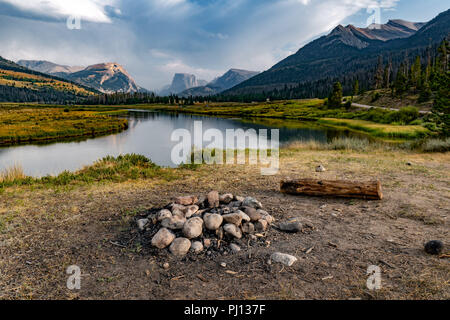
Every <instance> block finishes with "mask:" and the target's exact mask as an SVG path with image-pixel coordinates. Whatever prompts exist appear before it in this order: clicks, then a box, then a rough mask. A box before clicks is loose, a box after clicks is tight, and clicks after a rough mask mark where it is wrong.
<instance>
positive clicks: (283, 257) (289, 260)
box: [270, 252, 298, 267]
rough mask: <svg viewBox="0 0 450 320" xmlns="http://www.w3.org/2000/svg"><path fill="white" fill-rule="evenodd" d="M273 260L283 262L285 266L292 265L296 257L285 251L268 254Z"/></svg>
mask: <svg viewBox="0 0 450 320" xmlns="http://www.w3.org/2000/svg"><path fill="white" fill-rule="evenodd" d="M270 260H271V261H273V262H277V263H281V264H284V265H285V266H287V267H290V266H292V265H293V264H294V263H295V262H296V261H297V260H298V259H297V258H296V257H294V256H291V255H289V254H286V253H281V252H275V253H273V254H272V255H271V256H270Z"/></svg>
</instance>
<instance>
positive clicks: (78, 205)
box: [0, 144, 450, 300]
mask: <svg viewBox="0 0 450 320" xmlns="http://www.w3.org/2000/svg"><path fill="white" fill-rule="evenodd" d="M280 156H281V159H280V160H281V161H280V165H281V168H280V172H279V173H278V174H277V175H275V176H261V174H260V169H259V168H258V167H257V166H241V165H227V166H206V165H204V166H196V167H193V168H189V167H184V168H178V169H161V168H157V167H154V166H153V165H152V164H151V162H148V161H146V160H145V159H144V158H142V157H139V156H135V157H129V158H124V159H111V158H110V159H105V160H104V161H101V162H100V163H99V164H97V165H94V166H93V168H86V169H84V170H83V171H82V172H80V173H76V174H74V177H73V178H71V179H63V176H61V177H59V178H58V179H55V180H54V181H53V182H48V183H45V181H36V182H32V183H28V184H27V183H11V184H10V185H8V186H4V187H3V188H2V189H0V226H1V228H0V244H1V245H0V270H1V272H2V277H1V278H0V287H1V288H2V290H1V291H0V299H19V298H22V299H222V298H224V299H442V300H448V299H449V298H450V291H449V287H448V274H449V273H450V267H449V264H448V259H445V258H442V259H440V258H439V257H437V256H429V255H427V254H426V253H425V252H424V251H423V243H424V242H425V241H428V240H432V239H441V240H444V241H445V240H446V239H448V238H449V234H448V232H449V231H448V230H449V221H448V210H447V208H448V207H450V202H449V199H450V194H449V191H448V185H449V183H450V174H449V172H450V154H449V153H436V154H424V153H417V152H413V151H399V150H391V151H389V150H386V149H382V148H369V149H367V151H365V152H361V151H355V150H352V149H350V148H348V149H341V150H329V149H327V150H324V149H322V148H320V146H314V145H302V144H297V145H292V146H290V147H289V148H284V149H282V150H281V153H280ZM318 164H322V165H323V166H324V167H325V168H326V169H327V171H326V172H322V173H317V172H315V167H316V166H317V165H318ZM145 172H147V174H145ZM288 176H289V177H291V178H296V177H302V178H307V177H310V178H322V179H345V180H352V181H357V180H361V181H369V180H375V179H379V180H380V181H381V183H382V186H383V193H384V195H385V198H384V200H382V201H364V200H349V199H335V198H313V197H295V196H285V195H282V194H281V193H280V192H279V181H280V180H281V179H283V178H286V177H288ZM211 190H218V191H220V192H231V193H233V194H236V195H241V194H242V195H249V196H253V197H255V198H257V199H259V200H260V201H261V202H262V203H263V205H264V209H265V210H267V211H268V212H270V214H272V215H273V216H274V217H275V218H276V219H277V221H278V222H279V221H283V220H286V219H288V218H291V217H296V218H298V219H299V220H300V221H301V222H302V223H303V225H305V226H308V227H307V228H305V229H304V231H303V232H300V233H297V234H286V233H282V232H280V231H278V230H276V229H274V228H273V229H271V230H270V232H269V233H268V234H267V237H266V238H265V240H266V242H261V243H259V244H257V245H253V246H251V247H248V248H247V247H245V250H242V252H240V253H237V254H233V255H222V256H218V257H216V258H210V257H208V256H207V255H203V254H202V255H199V256H197V257H196V258H195V260H191V259H187V260H180V259H177V258H175V257H173V256H172V255H171V254H169V253H166V252H165V251H164V250H162V251H161V252H160V253H158V254H153V253H152V252H153V251H152V250H150V249H149V248H147V247H145V246H143V245H142V244H140V243H139V241H137V240H136V239H133V238H132V237H131V234H130V232H131V231H130V230H134V228H135V226H134V224H133V218H134V216H135V215H136V214H138V213H139V212H140V211H141V210H145V209H150V208H152V207H161V206H164V205H165V204H167V203H168V202H170V201H171V199H173V198H174V197H176V196H179V195H189V194H198V195H200V194H205V193H207V192H209V191H211ZM447 245H448V244H447ZM275 251H281V252H285V253H288V254H291V255H294V256H296V257H297V258H298V259H299V261H298V262H297V263H296V264H294V265H293V266H292V267H281V266H280V265H277V264H271V265H269V264H267V259H268V257H269V256H270V254H272V253H273V252H275ZM447 251H448V250H447ZM222 262H224V263H226V265H227V268H226V269H223V268H222V267H221V266H220V263H222ZM164 263H168V264H169V268H167V269H165V268H163V264H164ZM69 265H78V266H79V267H80V268H81V272H82V280H81V290H74V291H71V290H68V289H67V287H66V281H67V277H68V275H67V274H66V272H65V270H66V268H67V267H68V266H69ZM369 265H377V266H379V267H380V268H381V270H382V273H381V275H382V288H381V290H378V291H370V290H368V289H367V287H366V285H365V284H366V280H367V274H366V272H367V268H368V266H369ZM226 270H230V271H231V272H229V273H227V272H225V271H226ZM199 275H200V277H199ZM188 288H189V289H188Z"/></svg>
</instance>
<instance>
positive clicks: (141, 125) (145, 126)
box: [0, 110, 349, 176]
mask: <svg viewBox="0 0 450 320" xmlns="http://www.w3.org/2000/svg"><path fill="white" fill-rule="evenodd" d="M127 117H128V119H129V129H128V130H126V131H124V132H121V133H119V134H114V135H109V136H105V137H99V138H95V139H88V140H85V141H76V142H59V143H53V144H46V145H26V146H15V147H7V148H0V170H2V169H4V168H7V167H10V166H12V165H14V164H20V165H21V166H22V167H23V169H24V171H25V173H26V174H27V175H31V176H44V175H48V174H51V175H56V174H59V173H61V172H62V171H64V170H69V171H75V170H77V169H81V168H82V167H83V166H85V165H90V164H92V163H93V162H94V161H95V160H97V159H100V158H102V157H105V156H107V155H112V156H118V155H120V154H125V153H137V154H143V155H145V156H147V157H149V158H150V159H152V161H154V162H155V163H157V164H159V165H162V166H173V165H174V164H173V163H172V161H171V150H172V148H173V146H174V145H175V144H176V142H172V141H171V140H170V138H171V134H172V132H173V131H174V130H175V129H180V128H183V129H187V130H189V131H190V132H193V127H194V121H202V125H203V132H205V131H206V130H208V129H218V130H220V131H221V132H222V133H223V135H224V137H225V132H226V130H227V129H238V128H242V129H244V130H247V129H249V128H252V129H255V130H256V131H258V130H259V129H271V128H275V127H276V128H279V129H280V144H281V145H283V144H286V143H289V142H294V141H311V140H313V141H318V142H327V141H330V140H331V139H333V138H334V137H337V136H343V135H348V134H349V133H348V132H343V131H337V130H331V129H327V128H324V127H317V126H315V125H313V124H312V123H300V122H297V124H298V127H292V126H291V125H290V126H284V123H287V122H278V123H276V124H275V125H274V124H273V123H270V121H267V123H266V122H264V121H263V122H261V121H260V120H258V121H248V120H242V119H231V118H230V119H224V118H213V117H202V116H196V115H186V114H176V113H159V112H143V111H137V110H136V111H131V112H130V113H129V115H128V116H127ZM269 132H270V130H269ZM269 138H270V136H269ZM205 145H206V143H205Z"/></svg>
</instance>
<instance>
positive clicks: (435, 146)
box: [422, 138, 450, 152]
mask: <svg viewBox="0 0 450 320" xmlns="http://www.w3.org/2000/svg"><path fill="white" fill-rule="evenodd" d="M422 150H423V152H448V151H450V138H447V139H445V140H441V139H430V140H427V141H425V143H424V144H423V146H422Z"/></svg>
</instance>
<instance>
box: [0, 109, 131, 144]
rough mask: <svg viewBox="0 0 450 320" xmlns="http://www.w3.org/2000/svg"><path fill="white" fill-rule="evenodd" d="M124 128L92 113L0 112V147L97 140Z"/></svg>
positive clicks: (116, 121) (124, 124)
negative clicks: (84, 139) (41, 142)
mask: <svg viewBox="0 0 450 320" xmlns="http://www.w3.org/2000/svg"><path fill="white" fill-rule="evenodd" d="M126 128H128V121H127V120H126V119H119V118H114V117H110V116H108V115H105V114H99V113H98V112H94V111H72V110H71V109H65V110H64V109H62V108H45V109H38V108H30V109H23V108H17V109H16V108H0V145H13V144H23V143H30V142H39V141H49V140H61V139H66V138H76V137H83V136H100V135H104V134H108V133H113V132H119V131H122V130H124V129H126Z"/></svg>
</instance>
